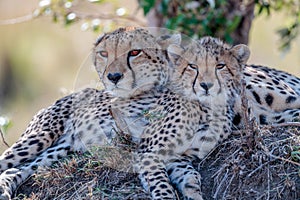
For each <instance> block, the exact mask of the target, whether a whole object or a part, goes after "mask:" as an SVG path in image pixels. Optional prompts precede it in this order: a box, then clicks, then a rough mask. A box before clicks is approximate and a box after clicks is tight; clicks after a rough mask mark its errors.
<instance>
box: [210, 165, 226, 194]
mask: <svg viewBox="0 0 300 200" xmlns="http://www.w3.org/2000/svg"><path fill="white" fill-rule="evenodd" d="M227 178H228V169H227V170H226V174H225V175H224V177H223V178H222V180H221V183H220V184H219V185H218V187H217V189H216V192H215V194H214V196H213V198H214V199H216V198H217V196H218V193H219V191H220V189H221V187H222V185H223V183H224V182H225V180H226V179H227Z"/></svg>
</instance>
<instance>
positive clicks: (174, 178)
mask: <svg viewBox="0 0 300 200" xmlns="http://www.w3.org/2000/svg"><path fill="white" fill-rule="evenodd" d="M203 41H205V44H203V45H200V44H198V43H191V44H189V45H188V46H187V47H186V48H184V49H182V48H181V47H179V46H174V45H171V46H170V47H169V49H168V51H169V54H170V58H171V60H172V62H173V63H174V74H173V76H172V78H171V82H170V84H169V85H167V87H168V88H170V89H171V91H174V92H176V94H174V95H173V97H172V101H171V102H168V103H166V104H167V105H168V106H169V107H170V111H169V112H168V113H166V115H165V117H164V118H162V119H161V120H159V121H158V122H157V123H155V124H150V125H149V126H147V127H146V129H145V131H144V132H143V134H142V136H141V142H140V144H139V148H138V152H137V166H136V167H137V168H138V170H137V171H138V172H139V174H140V178H141V179H142V183H143V185H144V187H145V188H146V189H148V190H149V191H150V192H151V194H152V197H155V198H156V199H175V193H174V190H173V188H172V186H171V183H172V184H173V185H175V186H176V187H177V189H178V190H179V191H180V192H181V193H182V195H183V198H184V199H202V194H201V182H200V174H199V172H198V171H196V170H195V169H194V168H193V166H192V161H193V160H194V159H201V158H203V157H204V156H205V155H207V153H208V152H209V151H210V150H211V149H212V148H213V147H214V146H215V145H216V144H217V143H218V142H219V141H222V140H223V139H225V138H226V137H227V136H228V135H229V134H230V133H231V129H232V120H233V117H234V112H233V105H234V104H235V99H236V96H237V95H239V94H240V92H241V84H240V82H241V79H242V77H243V76H242V68H243V66H244V64H245V63H246V61H247V59H248V57H249V54H250V52H249V49H248V47H247V46H245V45H237V46H235V47H232V48H230V49H229V48H227V46H226V45H224V46H218V45H216V44H215V43H214V40H211V39H210V38H208V39H205V40H203ZM220 43H221V42H220ZM216 54H218V59H216ZM225 64H226V67H225ZM170 100H171V99H170ZM197 102H198V104H197ZM175 108H176V109H175Z"/></svg>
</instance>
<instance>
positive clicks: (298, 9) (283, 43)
mask: <svg viewBox="0 0 300 200" xmlns="http://www.w3.org/2000/svg"><path fill="white" fill-rule="evenodd" d="M256 4H257V7H258V13H257V16H259V15H262V14H266V15H267V16H269V15H271V13H273V12H284V13H285V15H286V17H287V19H286V21H285V23H286V24H285V25H284V26H282V27H281V28H280V29H279V30H278V31H277V33H278V35H279V37H280V39H281V40H280V49H281V50H283V51H286V50H289V49H290V47H291V43H292V41H293V40H294V39H295V38H296V37H297V36H298V34H299V29H300V0H273V1H267V0H256Z"/></svg>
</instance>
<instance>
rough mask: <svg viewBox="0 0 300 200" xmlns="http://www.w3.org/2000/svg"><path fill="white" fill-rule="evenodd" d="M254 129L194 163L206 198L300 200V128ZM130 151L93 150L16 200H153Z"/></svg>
mask: <svg viewBox="0 0 300 200" xmlns="http://www.w3.org/2000/svg"><path fill="white" fill-rule="evenodd" d="M253 130H254V132H253V133H254V135H253V138H249V135H250V136H251V135H252V134H251V133H249V131H238V132H235V133H234V134H233V135H232V136H231V137H230V138H229V139H228V140H226V141H225V142H224V143H222V144H221V145H219V146H218V147H217V148H216V149H215V150H214V151H212V153H211V154H210V155H208V156H207V157H206V158H205V159H203V160H202V161H201V162H200V163H195V167H198V169H199V171H200V173H201V175H202V188H203V193H204V199H218V200H221V199H226V200H229V199H243V200H253V199H256V200H260V199H263V200H265V199H283V200H294V199H300V128H299V127H276V128H274V127H273V128H272V127H255V128H253ZM250 139H252V140H250ZM249 141H250V142H249ZM118 142H119V141H118ZM132 148H134V147H131V146H128V145H122V146H121V147H120V146H119V147H116V148H111V147H110V148H109V147H106V148H95V149H93V150H91V152H89V153H86V154H82V155H79V154H77V155H73V156H71V157H70V158H69V159H67V160H64V161H61V162H59V163H57V164H55V165H54V166H52V167H51V168H46V169H45V168H44V169H40V170H39V172H38V173H37V174H36V175H34V176H33V178H31V179H30V180H29V181H27V183H25V184H24V185H23V186H22V187H20V188H19V190H18V197H17V198H15V199H27V200H33V199H34V200H36V199H43V200H44V199H150V198H149V196H148V195H147V194H146V193H145V192H144V191H143V189H142V187H141V185H140V182H139V180H138V178H137V175H136V174H135V173H133V172H132V152H131V151H130V149H132ZM31 185H33V186H32V187H31ZM21 193H24V194H25V195H22V194H21ZM26 196H28V197H27V198H26Z"/></svg>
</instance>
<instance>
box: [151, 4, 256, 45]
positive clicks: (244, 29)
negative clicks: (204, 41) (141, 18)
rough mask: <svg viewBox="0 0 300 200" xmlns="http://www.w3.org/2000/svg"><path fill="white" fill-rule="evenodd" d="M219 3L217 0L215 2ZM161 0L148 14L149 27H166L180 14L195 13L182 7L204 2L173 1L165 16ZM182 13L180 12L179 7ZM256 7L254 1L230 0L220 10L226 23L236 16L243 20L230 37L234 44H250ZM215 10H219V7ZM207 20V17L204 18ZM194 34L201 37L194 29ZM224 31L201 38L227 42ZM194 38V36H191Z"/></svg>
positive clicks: (179, 28)
mask: <svg viewBox="0 0 300 200" xmlns="http://www.w3.org/2000/svg"><path fill="white" fill-rule="evenodd" d="M215 1H217V0H215ZM161 2H162V1H161V0H157V1H156V4H155V7H154V8H153V9H151V11H150V12H149V13H148V15H147V20H148V26H149V27H158V28H160V27H164V25H165V22H166V20H168V19H171V18H174V17H176V16H177V15H178V13H180V14H182V13H183V12H184V11H186V13H184V14H185V15H188V14H190V13H191V12H193V10H188V9H185V8H183V9H182V7H184V6H185V5H187V4H188V3H195V2H196V3H197V2H198V5H201V4H200V2H203V1H200V0H198V1H191V0H188V1H180V0H171V1H170V2H169V4H168V13H167V15H166V14H163V13H161V7H160V6H161ZM207 2H208V1H207ZM180 6H181V8H180V11H179V7H180ZM254 7H255V1H254V0H229V1H227V2H226V6H225V7H222V8H219V9H222V12H223V16H224V18H225V19H226V21H229V20H233V19H234V18H235V17H236V16H239V17H240V18H241V19H240V21H239V24H238V25H237V27H236V29H235V30H233V31H232V32H231V33H230V37H231V39H232V44H241V43H242V44H248V41H249V32H250V28H251V24H252V20H253V18H254ZM200 9H202V8H200ZM203 9H207V8H203ZM215 9H218V8H217V7H216V8H215ZM204 18H205V16H204ZM201 19H203V16H202V18H200V20H199V23H198V24H202V21H201ZM175 28H176V29H178V30H181V29H183V30H184V28H182V27H175ZM194 31H195V32H194V34H195V35H199V34H200V33H197V29H196V28H195V29H194ZM222 33H223V32H222V31H219V32H217V31H216V32H214V33H212V34H207V33H206V34H203V35H201V34H200V36H204V35H210V36H213V37H218V38H221V39H223V40H226V38H225V37H226V36H225V34H224V33H223V34H222ZM189 36H192V35H189Z"/></svg>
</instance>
